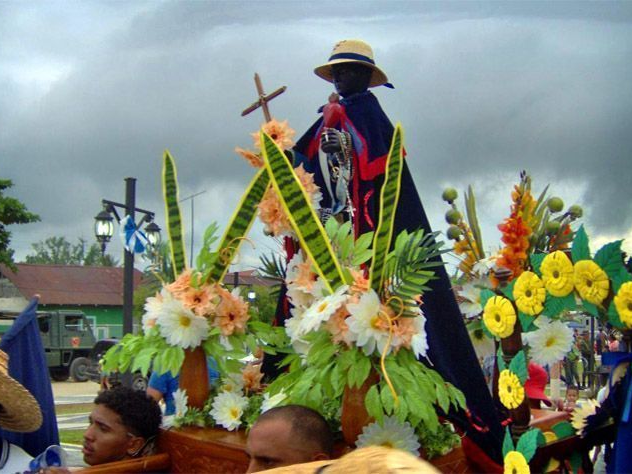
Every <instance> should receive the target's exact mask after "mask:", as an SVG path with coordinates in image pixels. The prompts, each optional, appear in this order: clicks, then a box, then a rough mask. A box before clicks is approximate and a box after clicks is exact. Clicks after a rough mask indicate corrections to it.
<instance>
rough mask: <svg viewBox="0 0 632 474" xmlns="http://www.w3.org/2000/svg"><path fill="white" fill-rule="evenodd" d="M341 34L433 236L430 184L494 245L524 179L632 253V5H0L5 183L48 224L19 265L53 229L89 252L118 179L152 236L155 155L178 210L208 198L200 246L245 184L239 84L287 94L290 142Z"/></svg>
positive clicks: (325, 87) (244, 92)
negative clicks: (474, 209) (366, 76)
mask: <svg viewBox="0 0 632 474" xmlns="http://www.w3.org/2000/svg"><path fill="white" fill-rule="evenodd" d="M344 38H361V39H364V40H366V41H368V42H369V43H370V44H371V45H372V46H373V48H374V51H375V56H376V61H377V63H378V65H379V66H380V67H381V68H382V69H383V70H384V71H386V73H387V74H388V76H389V79H390V81H391V82H392V83H393V84H394V85H395V87H396V89H395V90H388V89H385V88H378V89H377V90H375V94H376V95H377V96H378V98H379V99H380V101H381V103H382V105H383V107H384V109H385V110H386V112H387V114H388V115H389V116H390V118H391V120H393V121H401V122H402V124H403V126H404V129H405V133H406V135H405V136H406V147H407V150H408V160H409V165H410V167H411V169H412V171H413V174H414V176H415V180H416V182H417V186H418V189H419V192H420V195H421V197H422V200H423V202H424V205H425V207H426V210H427V212H428V213H429V215H430V218H431V221H432V223H433V226H434V227H435V228H436V229H437V230H444V229H445V224H444V222H443V213H444V212H445V210H446V207H445V205H444V203H442V202H441V200H440V194H441V190H442V189H443V187H445V186H447V185H451V186H454V187H456V188H457V189H460V190H462V189H464V188H465V187H466V186H467V185H468V184H472V185H473V186H474V187H475V190H476V192H477V194H478V200H479V204H480V206H479V212H480V216H479V217H480V219H481V220H482V221H483V228H484V229H483V232H484V236H485V241H486V245H487V246H488V247H495V246H498V232H497V231H496V230H495V225H496V224H497V223H498V222H499V221H500V220H502V219H503V218H504V217H505V216H506V215H507V214H508V207H509V193H510V189H511V186H512V184H513V183H514V182H516V180H517V178H518V173H519V171H520V170H521V169H526V170H528V171H529V172H530V173H531V175H532V176H533V178H534V188H535V190H536V191H539V190H541V189H542V188H543V187H544V186H545V185H546V184H547V183H551V185H552V190H553V193H554V194H556V195H559V196H561V197H562V198H563V199H564V200H565V202H566V203H567V204H573V203H579V204H581V205H582V206H583V207H584V209H585V223H586V225H587V227H588V229H589V232H590V233H591V235H593V236H594V238H595V240H597V241H601V242H603V241H605V240H606V239H610V238H614V237H617V238H623V237H627V238H628V239H629V241H628V243H627V246H628V248H632V246H631V245H630V242H631V241H632V199H631V198H632V174H631V170H632V164H631V163H632V161H631V159H632V87H630V77H632V61H631V60H630V59H631V58H632V2H621V3H610V2H598V3H571V2H551V3H545V2H538V3H528V2H520V3H498V2H466V3H444V2H441V3H434V2H398V1H392V2H368V1H364V2H352V1H349V2H340V1H335V2H329V1H321V2H310V3H307V2H290V1H282V2H266V1H260V2H220V1H207V2H159V1H150V2H140V1H138V2H105V1H85V2H24V1H20V2H6V1H3V2H0V177H2V178H10V179H12V180H13V182H14V185H15V186H14V188H13V189H12V191H11V192H12V195H13V196H15V197H17V198H19V199H21V200H22V201H23V202H25V203H26V204H27V206H28V207H29V209H31V210H32V211H34V212H37V213H39V214H40V215H41V217H42V221H41V222H40V223H36V224H30V225H27V226H13V227H11V230H12V232H13V241H12V245H13V248H14V249H15V250H16V257H17V259H18V260H20V259H22V258H24V257H25V256H26V255H27V254H28V253H29V252H30V250H31V244H32V243H34V242H37V241H39V240H42V239H44V238H46V237H48V236H52V235H65V236H67V237H68V238H69V239H70V240H73V241H74V240H76V238H77V237H84V238H86V239H88V240H90V241H92V239H93V237H92V225H93V217H94V215H95V214H96V213H97V212H98V211H99V210H100V207H101V206H100V201H101V199H102V198H107V199H111V200H115V201H123V200H124V181H123V180H124V178H125V177H127V176H134V177H137V178H138V189H137V199H138V206H139V207H142V208H146V209H152V210H155V211H156V212H157V221H158V224H159V225H160V226H161V227H164V218H163V215H164V212H163V204H162V197H161V188H160V171H161V158H162V151H163V150H164V149H165V148H168V149H169V150H170V151H171V152H172V154H173V155H174V157H175V158H176V160H177V165H178V178H179V183H180V187H181V197H185V196H188V195H191V194H193V193H197V192H200V191H205V193H204V194H202V195H200V196H199V197H197V198H196V199H195V241H196V243H199V242H200V240H201V233H202V231H203V228H204V227H206V226H207V225H208V224H209V223H210V222H211V221H214V220H216V221H218V222H219V223H220V226H221V227H222V229H223V225H224V224H225V223H226V220H227V219H228V218H229V216H230V214H231V212H232V210H233V208H234V207H235V205H236V203H237V201H238V198H239V197H240V195H241V193H242V192H243V190H244V188H245V186H246V184H247V183H248V181H249V180H250V178H251V177H252V176H253V174H254V169H253V168H251V167H249V166H248V165H247V164H246V163H245V162H243V161H242V159H241V158H239V157H238V156H237V155H236V154H235V153H234V152H233V149H234V147H235V146H241V147H251V139H250V135H249V134H250V132H253V131H255V130H256V129H257V128H258V126H259V125H260V123H261V122H262V115H261V114H260V113H258V112H257V113H254V114H252V115H250V116H248V117H246V118H242V117H240V112H241V110H242V109H244V108H245V107H246V106H247V105H249V104H250V103H251V102H253V101H254V96H255V89H254V83H253V73H254V72H255V71H257V72H259V74H260V75H261V77H262V79H263V82H264V87H265V88H266V89H267V90H268V91H271V90H272V89H274V88H276V87H279V86H281V85H287V86H288V90H287V92H286V93H285V94H283V95H282V96H280V97H279V98H278V99H276V100H275V101H274V102H273V103H272V104H271V110H272V113H273V115H274V116H275V117H276V118H279V119H288V120H289V122H290V124H291V126H292V127H293V128H295V129H296V130H297V132H298V134H300V133H302V131H304V130H305V129H306V128H307V127H308V126H309V125H310V124H311V122H312V121H313V120H314V119H315V118H316V110H317V108H318V107H319V106H320V105H321V104H323V103H324V102H325V100H326V98H327V96H328V95H329V93H330V92H331V90H332V87H331V85H330V84H328V83H326V82H324V81H322V80H321V79H319V78H318V77H316V76H315V75H314V74H313V73H312V70H313V68H314V67H315V66H317V65H319V64H321V63H323V62H324V61H325V60H326V59H327V57H328V55H329V53H330V51H331V48H332V46H333V44H334V43H335V42H336V41H337V40H340V39H344ZM183 213H184V218H185V224H186V226H187V229H188V228H189V226H190V208H189V204H188V203H186V204H185V205H184V207H183ZM260 234H261V229H260V227H256V228H255V229H254V230H253V236H254V237H255V243H256V245H257V247H258V249H259V250H261V249H265V248H266V246H270V245H271V244H270V242H268V241H267V240H266V239H264V238H260ZM187 239H188V236H187ZM109 251H110V252H112V254H113V255H114V256H116V257H119V258H120V257H121V247H120V245H119V244H118V243H113V244H112V245H110V247H109ZM196 253H197V250H196ZM251 261H252V258H251V256H250V257H244V259H243V261H242V265H243V266H247V264H248V263H249V262H251Z"/></svg>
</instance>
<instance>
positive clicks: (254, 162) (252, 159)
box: [235, 147, 263, 168]
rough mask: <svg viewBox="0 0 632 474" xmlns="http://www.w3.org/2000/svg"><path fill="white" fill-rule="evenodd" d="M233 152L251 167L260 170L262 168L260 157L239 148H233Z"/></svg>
mask: <svg viewBox="0 0 632 474" xmlns="http://www.w3.org/2000/svg"><path fill="white" fill-rule="evenodd" d="M235 152H236V153H239V154H240V155H241V157H242V158H244V159H245V160H246V161H247V162H248V163H250V165H251V166H254V167H255V168H261V167H262V166H263V158H261V155H257V154H256V153H255V152H253V151H250V150H244V149H243V148H239V147H235Z"/></svg>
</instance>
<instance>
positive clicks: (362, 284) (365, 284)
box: [349, 269, 371, 293]
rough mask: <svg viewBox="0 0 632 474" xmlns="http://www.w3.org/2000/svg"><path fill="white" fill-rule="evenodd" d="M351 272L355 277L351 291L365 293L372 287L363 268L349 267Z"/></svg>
mask: <svg viewBox="0 0 632 474" xmlns="http://www.w3.org/2000/svg"><path fill="white" fill-rule="evenodd" d="M349 271H350V272H351V276H352V277H353V284H352V285H351V289H350V290H349V293H364V292H366V291H369V288H371V284H370V282H369V279H368V278H365V276H364V272H363V271H362V270H354V269H349Z"/></svg>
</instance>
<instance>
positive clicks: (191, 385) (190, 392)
mask: <svg viewBox="0 0 632 474" xmlns="http://www.w3.org/2000/svg"><path fill="white" fill-rule="evenodd" d="M178 386H179V387H180V389H182V390H186V391H187V396H188V399H189V402H188V406H189V407H191V408H199V409H202V408H203V407H204V403H206V399H207V398H208V394H209V386H208V368H207V366H206V354H205V353H204V349H202V347H201V346H199V347H196V348H195V349H193V350H191V349H185V350H184V361H183V362H182V369H181V370H180V381H179V382H178Z"/></svg>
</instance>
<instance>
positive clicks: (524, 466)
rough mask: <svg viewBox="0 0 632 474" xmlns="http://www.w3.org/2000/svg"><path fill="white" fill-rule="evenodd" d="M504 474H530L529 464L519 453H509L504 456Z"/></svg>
mask: <svg viewBox="0 0 632 474" xmlns="http://www.w3.org/2000/svg"><path fill="white" fill-rule="evenodd" d="M504 464H505V469H504V473H505V474H530V473H531V469H529V463H527V460H526V459H525V457H524V456H523V455H522V453H521V452H519V451H509V452H508V453H507V454H506V455H505V463H504Z"/></svg>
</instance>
